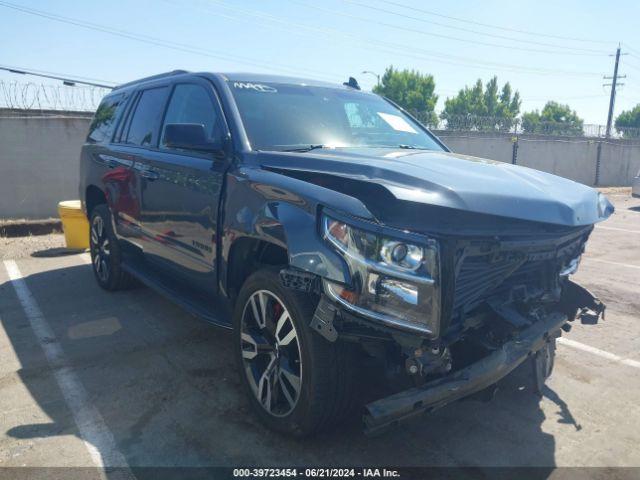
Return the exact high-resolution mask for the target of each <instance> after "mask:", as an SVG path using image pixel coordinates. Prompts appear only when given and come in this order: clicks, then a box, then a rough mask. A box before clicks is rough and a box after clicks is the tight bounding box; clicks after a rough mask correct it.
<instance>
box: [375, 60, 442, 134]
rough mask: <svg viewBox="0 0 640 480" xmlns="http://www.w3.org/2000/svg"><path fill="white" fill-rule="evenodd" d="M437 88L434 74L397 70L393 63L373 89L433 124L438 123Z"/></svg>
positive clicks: (420, 118) (430, 124)
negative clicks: (436, 112) (436, 111)
mask: <svg viewBox="0 0 640 480" xmlns="http://www.w3.org/2000/svg"><path fill="white" fill-rule="evenodd" d="M435 88H436V82H435V81H434V79H433V76H432V75H426V74H423V73H420V72H418V71H416V70H406V69H405V70H396V69H394V68H393V65H392V66H390V67H389V68H387V69H386V70H385V72H384V75H382V79H381V81H380V84H379V85H376V86H375V87H374V89H373V91H374V92H375V93H377V94H379V95H383V96H385V97H387V98H388V99H390V100H392V101H394V102H395V103H397V104H398V105H400V106H401V107H402V108H404V109H405V110H407V111H408V112H410V113H411V114H412V115H414V116H415V117H417V118H418V119H419V120H420V121H421V122H422V123H424V124H426V125H429V126H433V125H437V123H438V117H437V115H436V114H435V112H434V110H435V107H436V103H438V96H437V95H435V94H434V90H435Z"/></svg>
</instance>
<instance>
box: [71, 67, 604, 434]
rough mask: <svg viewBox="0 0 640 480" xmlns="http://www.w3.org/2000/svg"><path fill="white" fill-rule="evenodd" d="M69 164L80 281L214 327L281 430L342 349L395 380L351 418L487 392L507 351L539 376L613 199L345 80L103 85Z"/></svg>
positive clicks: (596, 308) (505, 367)
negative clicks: (136, 290)
mask: <svg viewBox="0 0 640 480" xmlns="http://www.w3.org/2000/svg"><path fill="white" fill-rule="evenodd" d="M80 177H81V181H80V183H81V185H80V195H81V198H82V201H83V207H84V209H85V211H86V214H87V217H88V218H89V221H90V238H91V257H92V261H93V270H94V273H95V277H96V279H97V281H98V283H99V284H100V286H102V287H103V288H105V289H107V290H116V289H120V288H125V287H127V286H131V285H133V284H135V283H138V282H142V283H144V284H146V285H148V286H150V287H152V288H154V289H156V290H158V291H160V292H162V293H163V294H164V295H167V296H168V297H170V298H171V299H173V300H174V301H176V302H177V303H179V304H180V305H182V306H183V307H184V308H185V309H187V310H188V311H190V312H191V313H193V314H196V315H198V316H199V317H202V318H204V319H206V320H208V321H210V322H211V323H213V324H215V325H217V326H220V327H223V328H228V329H232V330H233V345H234V349H235V351H236V355H237V361H238V369H239V375H240V376H241V377H242V382H243V384H244V386H245V387H246V391H247V393H248V395H249V398H250V402H251V403H252V405H253V407H254V409H255V411H256V412H257V414H258V415H259V416H260V417H261V419H262V420H263V421H264V422H265V423H266V424H268V425H269V426H270V427H272V428H274V429H277V430H280V431H283V432H286V433H290V434H294V435H307V434H310V433H313V432H316V431H318V430H319V429H321V428H325V427H327V426H329V425H332V424H334V423H335V421H336V419H338V418H340V417H341V416H343V415H344V414H345V413H347V412H349V411H350V405H353V400H354V398H355V399H356V400H358V398H357V397H358V396H359V395H361V393H360V390H358V389H357V388H356V387H355V386H356V385H357V382H356V380H357V379H358V377H359V375H357V374H356V375H354V370H357V368H359V365H367V368H369V367H370V366H371V365H374V366H376V365H377V366H379V368H380V372H381V374H380V375H379V377H378V382H379V383H381V384H385V385H386V386H387V387H388V386H390V385H401V386H402V387H401V388H396V389H395V391H391V392H386V393H385V395H386V396H385V395H382V396H383V397H384V398H381V399H378V400H375V399H372V400H373V401H371V402H369V403H368V404H366V405H365V407H364V421H365V425H366V428H367V429H368V430H369V431H376V430H379V429H381V428H383V427H386V426H389V425H392V424H395V423H397V422H399V421H400V420H402V419H404V418H408V417H410V416H413V415H415V414H416V413H419V412H427V411H431V410H433V409H436V408H438V407H441V406H443V405H445V404H447V403H449V402H451V401H454V400H457V399H459V398H462V397H465V396H468V395H470V394H474V393H477V392H483V391H487V390H488V389H489V390H490V389H492V388H493V386H494V385H495V384H496V382H497V381H498V380H500V379H501V378H502V377H504V376H505V375H507V374H508V373H509V372H511V371H512V370H513V369H515V368H516V367H517V366H518V365H519V364H521V363H523V362H524V361H525V360H527V361H530V362H531V364H532V365H533V367H534V368H533V372H534V373H533V378H534V380H535V383H534V385H536V386H537V388H538V389H540V388H542V384H543V382H544V380H545V379H546V377H548V375H549V374H550V373H551V369H552V366H553V359H554V352H555V339H556V338H557V337H558V336H559V335H560V331H561V329H564V330H569V328H570V324H569V323H568V322H571V321H573V320H575V319H576V318H581V319H582V320H583V321H584V322H597V320H598V318H599V317H600V316H601V314H602V313H603V310H604V305H603V304H602V303H601V302H600V301H599V300H597V299H596V298H595V297H593V296H592V295H591V294H590V293H589V292H588V291H586V290H585V289H584V288H582V287H580V286H578V285H577V284H575V283H573V282H572V281H571V280H570V275H571V274H572V273H574V272H575V271H576V269H577V267H578V264H579V262H580V256H581V255H582V253H583V252H584V247H585V242H586V241H587V238H588V237H589V234H590V233H591V231H592V230H593V226H594V224H595V223H597V222H599V221H602V220H604V219H606V218H607V217H609V216H610V215H611V213H612V212H613V207H612V205H611V204H610V203H609V201H608V200H607V199H606V198H605V197H604V196H603V195H602V194H600V193H598V192H597V191H595V190H593V189H591V188H589V187H586V186H584V185H580V184H578V183H575V182H572V181H570V180H566V179H563V178H559V177H556V176H553V175H550V174H547V173H543V172H539V171H536V170H531V169H528V168H523V167H519V166H514V165H509V164H504V163H500V162H495V161H491V160H483V159H479V158H474V157H469V156H463V155H457V154H454V153H451V152H450V151H449V149H448V148H447V147H446V146H445V145H444V144H443V143H442V142H441V141H440V140H439V139H438V138H436V137H435V136H434V135H433V134H432V133H430V132H429V131H428V130H427V129H426V128H425V127H424V126H422V125H421V124H420V123H419V122H418V121H416V120H415V119H414V118H413V117H411V116H410V115H409V114H408V113H407V112H405V111H403V110H402V109H401V108H399V107H398V106H397V105H394V104H393V103H392V102H390V101H388V100H386V99H384V98H381V97H379V96H377V95H374V94H372V93H367V92H362V91H360V89H359V88H358V85H357V83H356V82H355V81H354V80H353V79H351V80H350V81H349V82H347V83H345V84H343V85H333V84H326V83H321V82H316V81H312V80H300V79H294V78H285V77H275V76H266V75H253V74H213V73H188V72H184V71H174V72H170V73H167V74H162V75H156V76H154V77H149V78H145V79H142V80H139V81H136V82H132V83H129V84H125V85H122V86H120V87H117V88H115V89H114V90H113V92H112V93H110V94H109V95H108V96H107V97H105V99H104V100H103V102H102V103H101V105H100V107H99V108H98V111H97V112H96V115H95V118H94V120H93V122H92V124H91V127H90V131H89V135H88V138H87V141H86V143H85V145H84V146H83V149H82V154H81V176H80ZM376 368H377V367H376ZM385 385H383V386H385ZM360 400H362V399H361V398H360ZM361 403H362V402H361ZM356 404H357V402H356Z"/></svg>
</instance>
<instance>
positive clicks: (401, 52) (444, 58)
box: [204, 0, 601, 77]
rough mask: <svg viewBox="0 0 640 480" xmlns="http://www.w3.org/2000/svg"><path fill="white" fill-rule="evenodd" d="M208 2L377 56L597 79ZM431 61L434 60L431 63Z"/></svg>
mask: <svg viewBox="0 0 640 480" xmlns="http://www.w3.org/2000/svg"><path fill="white" fill-rule="evenodd" d="M209 1H210V2H212V3H215V4H216V5H217V6H218V7H221V8H223V9H226V10H232V11H234V12H240V13H241V14H242V15H243V17H242V18H235V20H239V21H247V18H246V15H250V16H254V17H257V18H260V19H263V20H267V21H271V22H276V23H280V24H283V25H285V26H286V27H287V30H286V31H287V33H296V32H294V31H293V27H297V28H301V29H305V30H311V31H314V32H319V33H322V34H324V35H328V36H330V37H333V36H341V37H344V38H349V39H354V40H355V41H357V42H359V43H360V44H361V45H362V47H363V48H365V49H368V50H372V51H375V52H377V53H379V52H380V51H384V50H381V49H380V47H383V48H388V49H391V50H386V53H391V54H393V55H394V56H403V57H408V58H413V59H419V60H429V61H432V62H433V61H435V62H439V63H444V64H447V65H457V66H473V67H475V68H481V69H488V70H491V71H495V69H496V67H498V68H501V69H503V70H505V71H511V72H516V73H517V72H522V73H528V74H537V75H568V76H598V77H599V76H600V75H601V74H600V73H598V72H583V71H568V70H556V69H545V68H539V67H526V66H522V65H513V64H506V63H499V62H487V61H482V60H477V59H473V58H468V57H460V56H456V55H451V54H444V53H442V52H435V51H430V50H425V49H423V48H418V47H414V46H411V45H406V44H398V43H392V42H385V41H381V40H377V39H373V38H365V37H360V36H359V35H355V34H352V33H349V32H344V31H340V30H335V29H327V28H322V27H314V26H311V25H306V24H302V23H296V22H293V21H291V20H288V19H282V18H279V17H276V16H274V15H270V14H268V13H265V12H260V11H256V10H249V9H243V8H238V7H236V6H235V5H234V6H230V5H226V4H224V2H222V1H221V0H209ZM204 11H207V10H204ZM207 12H208V13H212V12H211V11H207ZM217 14H218V13H216V15H217ZM227 18H229V17H227ZM230 18H233V17H230ZM260 25H261V26H265V25H264V24H263V23H261V24H260ZM372 45H376V46H377V47H376V48H375V49H374V48H372ZM410 52H413V53H410ZM434 58H436V59H438V60H433V59H434Z"/></svg>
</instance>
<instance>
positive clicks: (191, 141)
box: [163, 123, 222, 153]
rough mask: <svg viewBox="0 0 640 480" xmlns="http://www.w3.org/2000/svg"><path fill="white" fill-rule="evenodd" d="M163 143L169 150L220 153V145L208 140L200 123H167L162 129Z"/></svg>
mask: <svg viewBox="0 0 640 480" xmlns="http://www.w3.org/2000/svg"><path fill="white" fill-rule="evenodd" d="M163 141H164V144H165V146H167V147H169V148H181V149H184V150H198V151H201V152H216V153H219V152H221V151H222V144H221V143H219V142H212V141H211V140H209V139H208V138H207V133H206V132H205V130H204V125H202V124H200V123H168V124H167V125H165V127H164V139H163Z"/></svg>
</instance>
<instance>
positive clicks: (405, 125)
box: [378, 112, 418, 133]
mask: <svg viewBox="0 0 640 480" xmlns="http://www.w3.org/2000/svg"><path fill="white" fill-rule="evenodd" d="M378 115H379V116H380V118H382V119H383V120H384V121H385V122H387V123H388V124H389V126H391V128H393V129H394V130H397V131H398V132H409V133H418V132H416V131H415V129H414V128H413V127H412V126H411V125H409V122H407V121H406V120H405V119H404V118H402V117H400V116H398V115H393V114H391V113H382V112H378Z"/></svg>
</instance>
